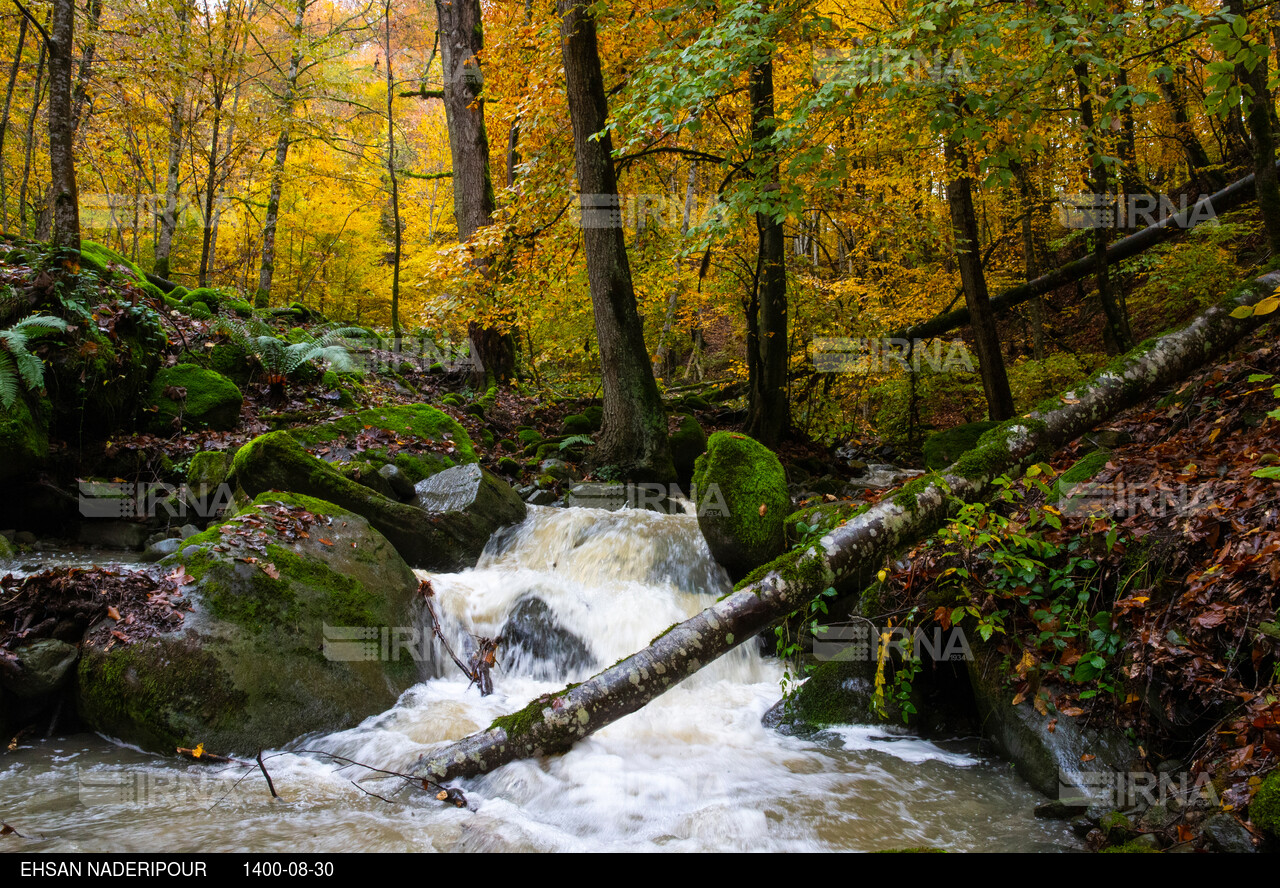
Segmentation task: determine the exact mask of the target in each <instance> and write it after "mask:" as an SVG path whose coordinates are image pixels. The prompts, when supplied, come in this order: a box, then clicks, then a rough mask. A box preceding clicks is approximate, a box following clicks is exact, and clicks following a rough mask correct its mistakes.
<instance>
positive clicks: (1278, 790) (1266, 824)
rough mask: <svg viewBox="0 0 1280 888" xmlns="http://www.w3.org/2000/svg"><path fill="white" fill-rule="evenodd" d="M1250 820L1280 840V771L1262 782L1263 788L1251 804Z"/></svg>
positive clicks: (1274, 772) (1272, 773)
mask: <svg viewBox="0 0 1280 888" xmlns="http://www.w3.org/2000/svg"><path fill="white" fill-rule="evenodd" d="M1249 819H1250V820H1252V821H1253V823H1254V825H1255V826H1258V827H1261V828H1262V829H1265V830H1266V831H1267V832H1269V833H1271V835H1272V836H1274V837H1276V838H1280V769H1277V770H1274V771H1272V772H1271V773H1270V774H1268V775H1267V778H1266V779H1265V780H1263V781H1262V786H1261V788H1259V790H1258V792H1257V794H1256V795H1254V797H1253V801H1252V802H1250V803H1249Z"/></svg>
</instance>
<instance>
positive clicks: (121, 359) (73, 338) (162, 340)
mask: <svg viewBox="0 0 1280 888" xmlns="http://www.w3.org/2000/svg"><path fill="white" fill-rule="evenodd" d="M117 297H118V298H119V299H120V300H121V301H125V300H127V298H128V296H127V295H126V294H123V293H118V294H117ZM67 319H68V320H71V321H72V322H73V323H76V329H75V330H74V331H73V332H70V333H68V334H67V335H65V336H64V337H62V341H63V342H64V343H65V345H64V346H63V347H61V348H57V349H55V350H54V351H52V352H51V353H50V354H49V355H48V356H47V358H46V370H45V378H44V381H45V388H46V389H47V390H48V393H49V398H48V403H49V404H50V406H51V408H52V414H51V416H50V424H49V430H50V432H51V433H52V434H54V435H55V436H56V437H62V438H65V439H67V440H69V441H83V440H87V439H89V438H91V437H94V436H97V435H108V434H114V433H115V432H116V431H117V430H119V429H132V428H134V427H135V426H134V423H135V421H136V420H137V419H138V417H139V414H140V412H141V411H142V410H143V409H144V408H146V407H147V406H149V405H150V403H151V402H150V401H149V392H150V384H151V380H152V378H153V377H154V376H155V373H156V370H157V369H158V368H159V366H160V358H161V355H162V354H163V353H164V350H165V347H166V343H167V342H168V339H167V337H166V336H165V333H164V330H163V329H162V328H161V326H160V317H159V315H158V314H156V313H155V312H154V311H152V310H151V309H150V308H147V307H146V306H145V305H142V304H139V305H138V306H136V307H135V308H134V309H132V310H129V309H126V310H125V311H123V312H122V313H121V314H119V315H117V316H116V321H115V326H114V328H113V329H112V331H111V333H110V334H107V333H104V332H102V331H101V330H99V329H98V327H97V325H96V324H83V323H78V322H79V321H80V319H79V318H78V317H75V316H73V315H68V318H67Z"/></svg>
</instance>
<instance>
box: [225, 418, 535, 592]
mask: <svg viewBox="0 0 1280 888" xmlns="http://www.w3.org/2000/svg"><path fill="white" fill-rule="evenodd" d="M397 465H398V463H397ZM461 470H469V471H467V472H464V473H462V474H457V473H459V472H460V471H461ZM450 473H455V474H450ZM442 476H447V477H442ZM232 477H233V479H234V482H235V483H236V484H237V485H238V486H239V487H240V489H242V490H243V491H244V493H246V494H247V495H248V496H251V497H252V496H257V495H259V494H261V493H264V492H266V491H269V490H288V491H293V492H295V493H300V494H304V495H306V496H313V497H317V498H319V499H323V500H326V501H328V502H332V503H335V504H336V505H338V506H340V507H342V508H344V509H349V510H350V511H352V512H355V513H356V514H359V515H362V516H364V517H365V518H366V519H367V520H368V521H369V523H370V524H372V525H373V526H374V527H375V528H377V529H378V530H379V531H380V532H381V533H383V534H384V535H385V536H386V537H387V539H389V540H390V541H391V543H392V545H394V546H395V547H396V550H397V551H399V553H400V555H401V556H402V557H403V558H404V559H405V560H406V561H407V562H408V563H409V564H411V565H413V566H414V567H421V568H426V569H428V570H460V569H462V568H464V567H469V566H471V565H473V564H475V562H476V559H477V558H479V556H480V552H481V551H482V550H483V549H484V545H485V543H486V542H487V541H488V539H489V536H490V535H491V534H492V533H493V532H494V531H495V530H497V529H498V528H499V527H502V526H503V525H506V524H512V523H515V522H518V521H521V520H523V518H524V514H525V506H524V503H523V502H522V501H521V500H520V498H519V497H518V496H516V494H515V491H513V490H512V489H511V487H510V486H509V485H507V484H506V483H505V482H504V481H502V480H501V479H499V478H497V477H496V476H494V475H491V474H490V473H488V472H485V471H483V470H482V469H480V467H479V466H478V465H476V464H475V463H468V464H466V465H463V466H456V467H454V468H452V469H446V470H445V471H444V472H440V473H438V474H436V475H433V476H431V477H430V478H427V479H425V480H423V481H421V482H419V484H418V494H419V500H420V503H419V504H407V503H401V502H396V501H394V500H391V499H389V498H387V497H385V496H382V495H380V494H378V493H376V492H374V491H373V490H370V489H369V488H367V487H365V486H363V485H361V484H357V483H356V482H355V481H352V480H351V479H349V478H347V477H344V476H343V474H342V473H341V472H340V471H339V470H338V469H337V468H335V467H334V466H331V465H329V464H328V463H326V462H324V461H323V460H320V459H317V458H316V457H314V456H312V455H311V454H309V453H307V452H306V450H304V449H303V448H302V445H301V444H299V443H298V441H297V440H296V439H295V438H294V437H293V436H291V435H290V434H289V433H288V432H271V433H270V434H266V435H263V436H261V437H259V438H255V439H254V440H252V441H250V442H249V443H248V444H246V445H245V446H244V447H242V448H240V450H239V451H238V452H237V453H236V456H235V460H234V462H233V464H232ZM437 479H440V480H439V481H437ZM433 482H435V485H436V486H433V487H429V488H427V492H428V493H429V494H431V496H427V495H424V487H423V485H430V484H432V483H433ZM436 494H439V495H436Z"/></svg>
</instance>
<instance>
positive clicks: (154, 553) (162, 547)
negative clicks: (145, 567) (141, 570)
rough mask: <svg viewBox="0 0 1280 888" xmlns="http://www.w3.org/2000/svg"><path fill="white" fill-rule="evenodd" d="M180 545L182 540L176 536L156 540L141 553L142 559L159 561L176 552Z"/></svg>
mask: <svg viewBox="0 0 1280 888" xmlns="http://www.w3.org/2000/svg"><path fill="white" fill-rule="evenodd" d="M181 546H182V540H181V539H178V538H177V537H166V538H165V539H162V540H156V541H155V542H154V543H152V544H151V545H150V546H148V547H147V548H146V551H144V552H143V553H142V560H143V561H159V560H160V559H161V558H166V557H168V556H169V555H172V554H173V553H174V552H177V551H178V549H179V548H180V547H181Z"/></svg>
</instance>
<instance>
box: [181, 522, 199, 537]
mask: <svg viewBox="0 0 1280 888" xmlns="http://www.w3.org/2000/svg"><path fill="white" fill-rule="evenodd" d="M199 532H200V528H198V527H196V526H195V525H194V524H184V525H182V527H180V528H178V536H180V537H181V538H182V539H184V540H187V539H190V538H191V537H193V536H195V535H196V534H198V533H199Z"/></svg>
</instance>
